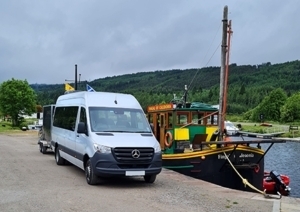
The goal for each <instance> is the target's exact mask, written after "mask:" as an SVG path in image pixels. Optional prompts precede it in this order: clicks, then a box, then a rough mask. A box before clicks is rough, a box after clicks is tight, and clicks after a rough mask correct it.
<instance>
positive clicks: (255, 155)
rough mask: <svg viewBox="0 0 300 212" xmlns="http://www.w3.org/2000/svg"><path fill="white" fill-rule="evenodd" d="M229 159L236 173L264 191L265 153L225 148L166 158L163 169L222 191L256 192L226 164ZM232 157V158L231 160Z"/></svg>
mask: <svg viewBox="0 0 300 212" xmlns="http://www.w3.org/2000/svg"><path fill="white" fill-rule="evenodd" d="M223 152H225V153H226V155H228V157H229V158H230V161H231V162H232V164H233V165H234V166H235V167H236V170H237V172H238V173H239V174H240V175H241V176H242V177H243V178H245V179H247V180H248V182H249V183H251V184H252V185H253V186H255V187H256V188H258V189H259V190H262V189H263V178H264V157H263V154H264V152H263V151H262V150H260V149H257V148H252V147H238V148H236V150H234V151H233V147H232V148H230V147H224V148H220V149H215V150H203V151H199V152H192V153H181V154H172V155H163V167H164V168H167V169H171V170H174V171H176V172H179V173H181V174H184V175H187V176H191V177H194V178H197V179H201V180H204V181H207V182H211V183H214V184H217V185H220V186H223V187H227V188H232V189H238V190H243V191H253V190H252V189H251V188H249V187H248V186H246V187H245V185H244V184H243V181H242V179H241V178H240V177H239V175H238V174H237V173H236V171H235V170H234V168H233V167H232V166H231V165H230V163H229V162H228V161H227V159H226V157H225V155H224V153H223ZM229 155H230V156H229Z"/></svg>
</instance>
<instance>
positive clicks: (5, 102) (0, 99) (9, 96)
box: [0, 78, 36, 126]
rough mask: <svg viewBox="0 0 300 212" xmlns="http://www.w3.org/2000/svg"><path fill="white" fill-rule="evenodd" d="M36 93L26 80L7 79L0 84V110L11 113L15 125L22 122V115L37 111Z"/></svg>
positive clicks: (6, 113) (7, 113)
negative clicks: (20, 120)
mask: <svg viewBox="0 0 300 212" xmlns="http://www.w3.org/2000/svg"><path fill="white" fill-rule="evenodd" d="M35 100H36V95H35V92H34V90H33V89H32V88H31V87H30V86H29V84H28V82H27V81H26V80H24V81H23V80H16V79H14V78H12V79H11V80H8V81H5V82H3V83H2V84H1V85H0V110H1V112H2V113H3V114H5V115H10V116H11V118H12V124H13V126H18V125H19V124H20V122H19V119H20V115H31V114H32V113H34V112H35V111H36V102H35Z"/></svg>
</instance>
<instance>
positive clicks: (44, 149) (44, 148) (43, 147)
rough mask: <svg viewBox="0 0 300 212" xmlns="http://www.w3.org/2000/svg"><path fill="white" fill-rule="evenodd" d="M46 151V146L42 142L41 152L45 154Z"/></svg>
mask: <svg viewBox="0 0 300 212" xmlns="http://www.w3.org/2000/svg"><path fill="white" fill-rule="evenodd" d="M46 152H47V147H45V146H44V145H43V144H42V153H43V154H45V153H46Z"/></svg>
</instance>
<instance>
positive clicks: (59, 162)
mask: <svg viewBox="0 0 300 212" xmlns="http://www.w3.org/2000/svg"><path fill="white" fill-rule="evenodd" d="M54 156H55V161H56V164H57V165H64V164H65V159H64V158H62V157H60V154H59V149H58V147H56V148H55V154H54Z"/></svg>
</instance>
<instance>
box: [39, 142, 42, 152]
mask: <svg viewBox="0 0 300 212" xmlns="http://www.w3.org/2000/svg"><path fill="white" fill-rule="evenodd" d="M42 145H43V144H42V143H39V150H40V153H42V151H43V150H42V148H43V146H42Z"/></svg>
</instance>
